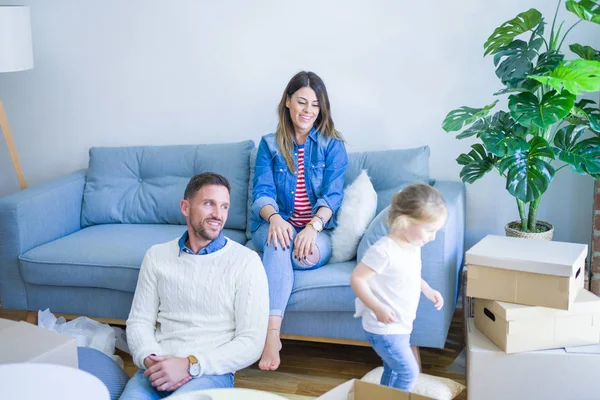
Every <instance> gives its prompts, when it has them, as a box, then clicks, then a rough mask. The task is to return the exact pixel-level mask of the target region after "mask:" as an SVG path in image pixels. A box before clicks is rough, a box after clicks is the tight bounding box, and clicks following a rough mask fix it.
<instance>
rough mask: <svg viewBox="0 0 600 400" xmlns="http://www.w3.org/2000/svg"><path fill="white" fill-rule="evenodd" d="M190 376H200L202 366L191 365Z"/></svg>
mask: <svg viewBox="0 0 600 400" xmlns="http://www.w3.org/2000/svg"><path fill="white" fill-rule="evenodd" d="M190 375H191V376H198V375H200V364H197V363H196V364H191V365H190Z"/></svg>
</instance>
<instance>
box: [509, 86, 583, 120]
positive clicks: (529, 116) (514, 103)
mask: <svg viewBox="0 0 600 400" xmlns="http://www.w3.org/2000/svg"><path fill="white" fill-rule="evenodd" d="M574 104H575V96H574V95H572V94H571V93H569V92H567V91H564V92H562V93H558V92H556V91H554V90H553V91H550V92H548V93H546V94H545V95H544V97H542V101H541V102H539V101H538V98H537V97H536V96H535V95H534V94H533V93H529V92H524V93H520V94H517V95H511V96H510V97H509V98H508V108H509V109H510V115H511V116H512V117H513V118H514V119H515V120H516V121H518V122H519V123H520V124H521V125H524V126H527V127H531V126H532V124H533V125H536V126H538V127H540V128H542V129H545V128H547V127H549V126H550V125H552V124H554V123H556V122H557V121H559V120H561V119H562V118H564V117H566V116H567V115H569V112H570V111H571V109H572V108H573V105H574Z"/></svg>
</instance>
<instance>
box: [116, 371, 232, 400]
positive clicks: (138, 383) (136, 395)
mask: <svg viewBox="0 0 600 400" xmlns="http://www.w3.org/2000/svg"><path fill="white" fill-rule="evenodd" d="M232 387H233V374H225V375H202V376H201V377H199V378H196V379H192V380H191V381H189V382H188V383H186V384H185V385H183V386H182V387H180V388H179V389H177V390H175V391H174V392H168V391H166V392H162V391H159V390H157V389H156V388H155V387H154V386H152V384H151V383H150V380H149V379H148V378H146V377H145V376H144V371H143V370H139V371H138V372H136V373H135V375H133V376H132V377H131V379H130V380H129V382H127V386H125V390H124V391H123V394H121V397H120V398H119V399H120V400H130V399H131V400H155V399H164V398H165V397H169V396H170V395H179V394H182V393H186V392H193V391H196V390H205V389H221V388H232Z"/></svg>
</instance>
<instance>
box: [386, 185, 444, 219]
mask: <svg viewBox="0 0 600 400" xmlns="http://www.w3.org/2000/svg"><path fill="white" fill-rule="evenodd" d="M446 213H447V211H446V201H445V200H444V198H443V197H442V195H441V194H440V192H438V191H437V190H436V189H434V188H433V187H431V186H429V185H427V184H425V183H421V182H419V183H413V184H411V185H408V186H406V187H405V188H404V189H402V190H401V191H399V192H398V193H396V194H395V195H394V197H393V198H392V204H391V205H390V212H389V217H388V223H389V224H390V226H391V227H394V226H395V225H396V224H397V223H398V222H399V221H400V220H399V218H400V217H405V218H407V219H409V220H412V221H416V222H421V223H429V222H436V221H438V220H439V219H440V218H445V217H446Z"/></svg>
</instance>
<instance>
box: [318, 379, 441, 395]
mask: <svg viewBox="0 0 600 400" xmlns="http://www.w3.org/2000/svg"><path fill="white" fill-rule="evenodd" d="M317 400H433V399H432V398H431V397H424V396H420V395H418V394H412V393H408V392H404V391H402V390H398V389H394V388H390V387H387V386H381V385H376V384H374V383H369V382H363V381H360V380H357V379H352V380H350V381H347V382H344V383H342V384H341V385H339V386H336V387H335V388H333V389H331V390H330V391H329V392H327V393H325V394H323V395H321V396H320V397H317Z"/></svg>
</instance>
